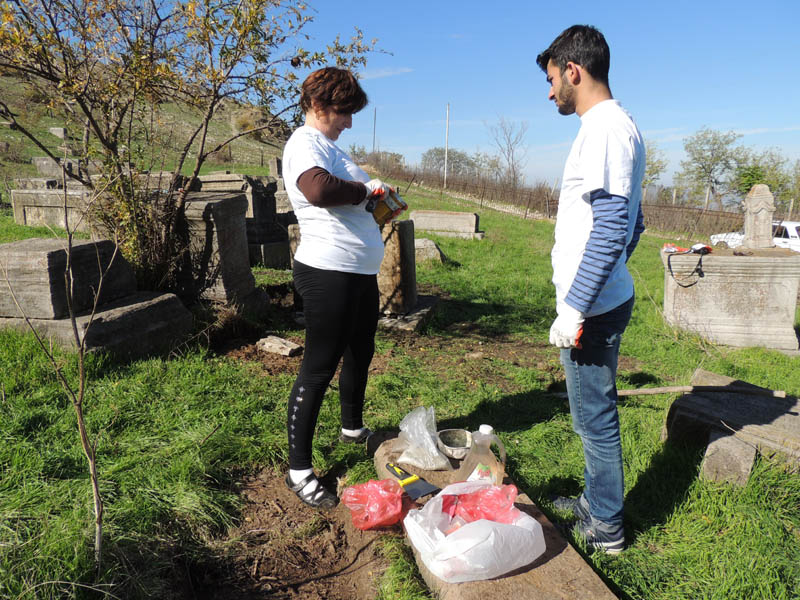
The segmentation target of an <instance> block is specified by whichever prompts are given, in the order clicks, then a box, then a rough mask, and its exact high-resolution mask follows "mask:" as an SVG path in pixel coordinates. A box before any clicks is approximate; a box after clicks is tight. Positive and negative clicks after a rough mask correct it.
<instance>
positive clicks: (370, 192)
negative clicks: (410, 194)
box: [364, 179, 394, 198]
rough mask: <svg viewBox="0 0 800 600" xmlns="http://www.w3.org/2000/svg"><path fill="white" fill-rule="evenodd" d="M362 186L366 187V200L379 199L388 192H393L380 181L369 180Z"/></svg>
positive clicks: (387, 185)
mask: <svg viewBox="0 0 800 600" xmlns="http://www.w3.org/2000/svg"><path fill="white" fill-rule="evenodd" d="M364 185H365V186H367V198H373V197H377V198H380V197H381V196H383V195H384V194H385V193H386V192H387V191H388V190H392V191H394V189H393V188H392V187H391V186H390V185H389V184H387V183H384V182H383V181H381V180H380V179H370V180H369V181H368V182H367V183H365V184H364Z"/></svg>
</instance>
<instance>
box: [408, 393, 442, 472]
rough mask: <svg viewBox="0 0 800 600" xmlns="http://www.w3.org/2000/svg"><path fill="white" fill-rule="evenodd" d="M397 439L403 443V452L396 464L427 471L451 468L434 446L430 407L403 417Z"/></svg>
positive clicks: (434, 438)
mask: <svg viewBox="0 0 800 600" xmlns="http://www.w3.org/2000/svg"><path fill="white" fill-rule="evenodd" d="M398 437H399V438H400V439H401V440H402V441H403V442H404V443H405V450H404V451H403V453H402V454H401V455H400V456H399V457H398V459H397V462H399V463H406V464H409V465H413V466H415V467H419V468H420V469H427V470H429V471H448V470H451V469H452V468H453V465H451V464H450V461H449V460H448V459H447V457H446V456H445V455H444V454H442V452H441V451H440V450H439V448H438V446H437V445H436V417H435V413H434V410H433V407H432V406H431V407H430V408H426V407H425V406H418V407H417V408H415V409H414V410H412V411H411V412H410V413H408V414H407V415H406V416H405V417H403V420H402V421H400V435H399V436H398Z"/></svg>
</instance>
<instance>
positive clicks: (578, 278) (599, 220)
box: [565, 189, 628, 313]
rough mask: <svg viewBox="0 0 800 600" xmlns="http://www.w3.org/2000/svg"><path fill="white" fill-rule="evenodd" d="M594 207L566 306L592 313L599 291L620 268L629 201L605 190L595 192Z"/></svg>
mask: <svg viewBox="0 0 800 600" xmlns="http://www.w3.org/2000/svg"><path fill="white" fill-rule="evenodd" d="M589 199H590V202H591V203H592V231H591V233H590V234H589V240H588V241H587V242H586V248H585V250H584V252H583V258H582V259H581V263H580V265H579V266H578V272H577V273H576V275H575V279H574V280H573V281H572V286H571V287H570V289H569V292H568V293H567V297H566V298H565V301H566V303H567V304H569V305H570V306H572V307H573V308H576V309H577V310H579V311H581V312H582V313H587V312H589V309H591V307H592V305H593V304H594V302H595V300H597V297H598V296H599V295H600V291H601V290H602V289H603V286H604V285H605V284H606V281H608V276H609V275H610V274H611V271H612V269H613V268H614V265H615V264H617V261H618V260H619V257H620V256H621V255H622V252H623V251H625V245H626V244H625V242H626V237H627V233H628V199H627V198H624V197H622V196H613V195H611V194H609V193H608V192H606V191H605V190H602V189H600V190H595V191H593V192H592V193H591V195H590V198H589Z"/></svg>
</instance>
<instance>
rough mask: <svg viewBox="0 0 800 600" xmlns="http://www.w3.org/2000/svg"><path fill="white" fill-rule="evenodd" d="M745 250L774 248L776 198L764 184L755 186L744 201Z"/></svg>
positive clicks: (743, 242) (743, 243)
mask: <svg viewBox="0 0 800 600" xmlns="http://www.w3.org/2000/svg"><path fill="white" fill-rule="evenodd" d="M743 206H744V240H742V246H744V247H745V248H773V247H774V246H775V244H774V243H773V241H772V215H774V214H775V198H774V197H773V196H772V192H770V191H769V187H768V186H766V185H764V184H763V183H759V184H757V185H754V186H753V187H752V188H751V189H750V191H749V192H748V193H747V197H746V198H745V199H744V203H743Z"/></svg>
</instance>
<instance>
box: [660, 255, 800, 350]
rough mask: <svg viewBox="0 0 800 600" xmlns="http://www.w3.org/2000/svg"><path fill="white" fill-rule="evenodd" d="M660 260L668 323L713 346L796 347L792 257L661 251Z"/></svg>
mask: <svg viewBox="0 0 800 600" xmlns="http://www.w3.org/2000/svg"><path fill="white" fill-rule="evenodd" d="M661 258H662V262H663V264H664V318H665V319H666V320H667V322H668V323H669V324H671V325H674V326H676V327H680V328H681V329H687V330H690V331H694V332H696V333H698V334H700V335H702V336H703V337H705V338H707V339H709V340H711V341H713V342H716V343H718V344H726V345H729V346H742V347H749V346H761V347H764V348H775V349H780V350H797V349H798V339H797V335H796V333H795V330H794V315H795V308H796V306H797V293H798V281H800V255H799V254H798V253H796V252H792V251H790V250H787V249H785V248H773V249H769V250H760V251H754V253H753V255H752V256H736V255H734V254H732V253H729V254H725V253H717V252H715V253H714V254H709V255H705V256H702V257H701V256H700V255H698V254H686V255H670V254H668V253H665V252H662V253H661ZM698 268H699V269H700V271H701V272H702V276H701V274H700V273H698V272H697V270H698Z"/></svg>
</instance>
